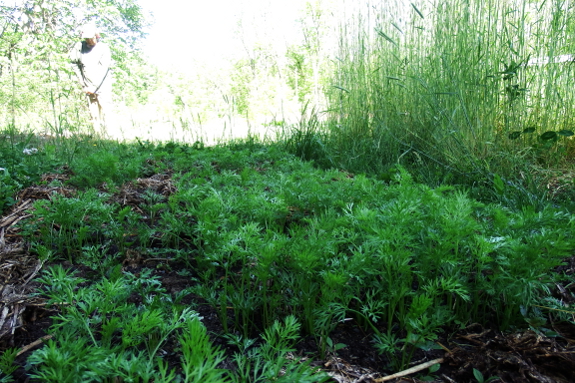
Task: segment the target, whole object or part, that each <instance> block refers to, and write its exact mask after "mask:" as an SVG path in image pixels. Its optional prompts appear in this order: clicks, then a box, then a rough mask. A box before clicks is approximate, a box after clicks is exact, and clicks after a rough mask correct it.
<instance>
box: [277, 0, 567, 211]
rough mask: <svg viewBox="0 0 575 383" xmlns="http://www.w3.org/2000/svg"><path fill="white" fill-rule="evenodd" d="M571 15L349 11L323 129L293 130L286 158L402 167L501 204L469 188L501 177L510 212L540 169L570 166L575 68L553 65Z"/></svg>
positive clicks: (563, 49) (370, 169)
mask: <svg viewBox="0 0 575 383" xmlns="http://www.w3.org/2000/svg"><path fill="white" fill-rule="evenodd" d="M571 7H572V5H571V4H568V3H566V2H564V1H550V2H544V3H542V4H539V5H535V4H532V3H529V2H525V1H509V2H505V3H501V2H493V1H491V2H489V1H488V2H469V1H452V2H441V1H437V2H427V3H425V4H423V3H421V2H414V3H411V4H406V5H400V4H399V3H389V2H374V3H373V4H371V5H370V6H369V7H365V9H364V8H362V7H358V8H357V9H356V10H355V12H351V13H350V14H351V15H352V16H353V17H347V18H346V19H345V20H343V21H342V22H341V25H340V39H339V40H340V41H339V47H340V48H339V51H338V52H337V53H335V57H336V59H334V60H333V63H334V65H333V68H332V76H331V78H330V79H328V86H327V87H326V95H327V98H328V105H327V108H326V112H325V113H323V114H322V115H320V121H322V123H321V124H320V125H319V126H318V125H317V124H315V122H313V121H312V122H310V124H311V125H313V128H312V127H310V128H308V129H297V130H295V132H294V134H293V135H292V136H291V140H288V142H289V144H290V146H291V147H292V148H293V149H292V152H294V153H298V150H299V152H301V151H302V149H303V148H306V149H307V151H306V152H305V153H302V154H303V155H304V158H314V159H315V160H316V163H317V164H318V165H322V166H328V167H329V166H335V167H337V168H345V169H348V170H349V171H351V172H355V173H358V172H363V173H368V174H372V175H374V176H377V175H378V174H386V173H388V172H389V170H390V169H391V168H393V167H395V166H396V165H397V164H401V165H402V166H404V167H405V168H407V169H409V171H410V172H411V173H412V174H413V176H414V177H415V178H416V179H417V180H418V181H420V182H424V183H427V184H429V185H434V186H437V185H440V184H442V183H446V182H447V183H451V184H454V183H457V184H460V185H465V186H466V187H467V188H468V189H469V190H470V192H471V193H472V194H473V196H474V197H476V198H480V199H485V198H490V200H491V201H496V200H498V196H497V195H491V196H490V195H489V193H486V190H485V188H483V189H482V190H479V191H478V190H477V186H478V182H481V181H480V180H482V179H483V180H484V182H486V183H490V182H491V180H492V179H493V177H495V178H497V177H501V178H502V179H504V180H505V181H508V184H513V186H512V187H511V188H515V189H516V190H514V192H511V191H509V190H505V193H504V194H506V197H507V198H508V199H509V198H511V199H515V201H513V203H514V204H515V205H516V206H518V207H519V206H520V205H532V204H533V203H536V204H537V199H538V198H542V196H543V194H544V190H545V186H546V184H547V183H549V180H550V178H553V177H550V174H549V171H548V170H549V169H550V168H567V169H571V168H572V166H571V163H572V151H571V150H570V149H569V148H570V147H572V140H571V139H570V137H572V135H573V129H572V127H573V122H574V120H573V113H572V108H571V106H570V105H572V102H571V101H569V100H572V99H573V97H574V96H575V93H574V92H573V89H572V88H570V87H568V86H567V85H566V84H567V82H565V81H564V80H565V79H566V78H569V77H572V71H573V65H572V63H570V62H563V63H554V61H555V58H556V57H558V56H560V55H565V54H571V53H573V46H572V39H570V38H569V33H570V32H568V31H571V30H573V27H574V25H575V24H574V21H575V20H574V19H573V17H572V15H573V12H571ZM534 58H539V62H540V64H534V60H533V59H534ZM545 58H547V60H548V61H550V63H547V64H541V62H544V61H545V60H544V59H545ZM312 131H313V132H314V134H313V135H310V134H309V133H310V132H312ZM302 132H306V133H307V134H305V135H303V134H302ZM294 139H295V140H296V141H297V142H298V143H297V144H294V143H293V142H292V141H293V140H294ZM319 142H321V145H317V143H319ZM311 149H313V151H314V153H310V152H309V150H311ZM491 186H493V184H492V185H491ZM506 189H510V188H506ZM521 189H523V190H521ZM511 194H514V195H513V196H511ZM530 194H536V195H538V197H536V198H535V199H534V198H532V196H530ZM507 202H511V201H507Z"/></svg>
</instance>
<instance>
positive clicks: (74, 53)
mask: <svg viewBox="0 0 575 383" xmlns="http://www.w3.org/2000/svg"><path fill="white" fill-rule="evenodd" d="M81 50H82V42H81V41H79V42H77V43H76V44H74V47H73V48H72V50H71V51H70V53H69V54H68V57H69V59H70V63H72V70H73V71H74V73H75V74H76V78H77V79H78V83H79V84H80V86H82V88H84V87H85V86H86V79H85V77H84V75H83V74H82V66H83V64H82V60H80V57H81V54H82V53H81Z"/></svg>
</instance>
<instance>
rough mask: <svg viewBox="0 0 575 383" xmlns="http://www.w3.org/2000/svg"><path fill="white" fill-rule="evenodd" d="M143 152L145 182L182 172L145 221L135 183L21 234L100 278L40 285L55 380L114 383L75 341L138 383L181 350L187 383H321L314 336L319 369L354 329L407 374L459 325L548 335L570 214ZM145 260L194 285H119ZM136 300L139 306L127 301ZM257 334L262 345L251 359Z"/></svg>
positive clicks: (242, 150)
mask: <svg viewBox="0 0 575 383" xmlns="http://www.w3.org/2000/svg"><path fill="white" fill-rule="evenodd" d="M136 147H138V150H137V155H136V156H135V157H134V159H133V162H134V163H137V164H139V163H141V159H140V158H148V159H153V161H150V162H146V166H143V167H135V168H137V169H140V170H139V171H140V172H145V173H144V174H148V175H149V173H148V172H151V171H153V169H156V170H159V169H161V170H162V171H170V172H173V173H172V178H171V180H170V185H171V186H170V189H169V190H170V192H169V193H166V194H162V193H160V192H159V189H154V188H140V189H134V190H133V191H132V192H133V193H134V196H137V197H134V198H137V201H139V202H138V203H139V205H138V210H136V209H135V208H132V207H130V206H120V205H119V203H118V201H119V199H118V197H117V195H118V194H119V193H126V192H125V189H123V188H125V187H126V186H127V185H128V186H129V185H131V186H133V185H134V184H133V180H132V183H130V180H129V179H126V180H125V184H124V185H121V184H118V186H117V188H118V189H111V190H109V191H108V192H106V193H104V192H102V191H99V190H97V189H93V188H87V189H86V190H79V191H78V192H77V193H76V194H71V195H68V196H64V195H61V194H54V195H53V196H52V197H51V199H50V200H41V201H38V202H36V204H35V205H34V209H33V210H32V211H31V216H30V217H29V218H28V219H27V220H23V221H22V222H21V223H20V224H21V225H22V227H23V228H24V230H23V231H22V235H23V236H24V237H25V238H26V239H27V240H28V241H30V242H31V243H33V244H34V245H33V247H32V249H34V251H36V252H37V253H38V254H39V255H40V256H42V257H43V259H50V260H56V259H58V258H62V257H65V258H67V259H68V261H69V262H71V263H76V264H83V265H84V266H87V267H89V268H90V269H92V270H93V271H95V273H94V274H93V275H95V276H96V280H95V281H92V284H91V285H89V286H87V285H86V284H87V282H88V280H86V279H78V278H76V277H75V276H73V275H72V274H70V273H68V272H67V271H66V270H65V269H63V268H62V267H56V268H52V269H50V270H49V271H48V272H46V274H45V276H44V277H43V278H42V279H41V280H40V282H41V283H43V285H44V286H45V290H44V294H45V295H46V296H48V297H49V298H50V301H51V302H52V303H53V304H58V305H60V310H61V314H60V315H58V316H57V317H56V318H55V322H54V326H53V330H54V333H55V334H57V336H56V337H55V338H54V340H53V342H54V344H53V345H52V346H50V347H47V348H45V349H43V351H41V352H40V351H39V352H38V353H37V354H35V355H36V356H34V357H33V358H32V359H31V360H33V363H32V364H33V365H34V366H36V367H35V370H34V371H35V372H34V374H37V376H42V377H43V379H47V380H50V379H53V380H56V379H63V381H66V379H71V378H68V377H67V375H62V374H63V373H62V372H57V371H56V370H55V368H56V367H55V366H56V365H57V364H58V363H62V365H63V366H69V365H71V364H74V365H75V366H79V367H78V368H79V369H78V370H77V374H79V376H80V375H81V376H85V379H91V378H90V376H92V375H93V374H107V373H108V372H106V371H107V370H99V369H100V367H98V366H99V365H98V364H97V363H96V361H93V360H92V359H90V358H91V356H89V355H88V354H83V353H76V351H75V349H74V347H76V346H74V345H66V343H67V342H70V339H68V338H66V337H65V336H63V335H62V334H63V333H72V334H74V337H77V338H78V337H79V338H82V339H83V341H82V342H83V343H82V347H84V348H95V349H97V352H96V353H95V354H96V355H99V357H100V358H109V359H110V360H115V361H116V362H114V363H117V366H118V367H117V368H119V369H122V371H125V374H127V375H126V376H140V378H141V379H146V378H145V377H146V376H148V375H146V374H152V375H153V374H163V375H162V376H165V377H166V379H167V377H169V376H172V377H173V374H176V375H177V374H178V373H179V372H175V371H171V370H170V369H169V368H167V366H166V365H165V363H164V362H163V361H161V357H160V355H159V354H158V350H160V349H161V347H162V345H163V344H166V342H168V341H171V342H173V341H174V339H180V340H179V342H181V344H182V348H181V350H182V356H181V358H182V359H181V360H182V366H185V368H183V370H182V371H183V372H182V374H184V375H182V378H183V379H188V380H189V381H199V380H202V379H208V380H210V379H213V380H214V381H222V379H223V380H226V379H229V380H232V381H238V382H239V381H253V382H259V381H266V379H267V380H269V379H277V380H278V381H283V380H282V379H284V380H286V381H290V379H291V381H294V379H295V380H296V381H310V382H312V381H321V379H323V377H322V376H320V375H317V376H316V375H315V374H316V373H315V372H314V370H313V369H312V368H311V367H310V366H309V365H308V364H306V363H299V362H297V363H296V362H295V361H292V362H288V361H286V355H287V353H290V352H292V351H293V347H294V345H295V343H296V342H297V340H298V339H299V337H300V336H302V335H306V336H311V337H312V338H314V339H315V341H316V342H317V344H318V352H319V354H320V355H321V356H322V357H324V356H326V355H332V354H337V353H338V351H339V350H341V349H342V348H344V347H345V345H343V344H338V343H336V342H334V341H333V338H332V333H333V331H334V329H335V328H336V326H337V325H338V324H339V323H342V322H345V321H348V320H353V321H354V322H353V323H354V324H355V325H357V326H360V327H361V328H362V329H363V330H364V331H366V332H367V333H369V334H371V336H372V339H373V341H374V347H375V348H376V349H377V350H378V351H380V352H381V353H383V354H385V355H386V357H387V358H388V359H389V361H390V363H391V366H392V367H393V368H394V369H400V368H404V367H405V366H406V365H407V364H408V363H409V362H410V360H411V358H412V356H413V354H414V353H415V352H416V351H417V350H418V349H424V350H428V349H430V348H432V347H433V345H434V341H435V340H436V339H437V337H438V335H439V334H440V333H442V332H443V331H445V330H446V329H447V328H450V327H451V326H457V325H458V324H466V323H483V324H487V323H496V324H497V325H498V326H500V327H501V328H502V329H506V328H510V327H511V326H522V325H525V323H526V318H527V319H528V322H527V323H529V324H530V326H532V327H534V328H544V327H543V325H542V324H540V323H539V322H537V321H536V320H535V319H536V317H537V316H536V315H535V316H534V315H531V314H529V313H527V312H526V311H525V309H524V308H525V307H531V306H532V305H534V304H539V303H541V302H542V300H543V299H547V298H549V297H550V289H551V287H552V286H553V283H554V280H553V279H552V277H551V275H550V273H549V271H550V270H552V269H554V268H556V267H557V266H559V265H560V264H561V262H562V260H563V259H564V258H565V257H567V256H569V255H570V252H571V249H572V248H573V246H574V245H575V244H574V243H573V238H574V236H573V232H574V230H575V226H574V225H575V221H574V220H573V219H572V217H571V215H570V214H569V213H567V212H566V211H564V210H562V209H560V208H557V207H553V206H544V207H542V208H539V209H535V208H524V209H522V210H511V209H508V208H505V207H503V206H500V205H495V204H485V203H482V202H479V201H476V200H473V199H472V198H470V197H469V196H468V194H467V193H466V192H464V191H460V190H458V189H457V188H455V187H451V186H442V187H437V188H431V187H429V186H426V185H423V184H419V183H417V182H416V181H415V180H414V179H413V177H412V176H411V174H410V173H409V172H408V171H407V170H405V169H404V168H403V167H401V166H398V167H396V168H395V170H394V172H393V173H392V174H390V176H389V179H388V180H387V181H382V180H379V179H376V178H371V177H368V176H365V175H355V174H350V173H347V172H342V171H338V170H319V169H317V168H315V167H313V166H312V164H310V163H306V162H302V161H300V160H299V159H297V158H296V157H294V156H292V155H289V154H287V153H286V152H284V151H282V150H280V149H279V146H263V145H256V144H255V143H253V142H251V143H250V142H247V143H239V144H237V145H236V146H233V145H230V146H220V147H213V148H206V147H198V146H187V145H178V144H173V143H172V144H169V145H168V144H165V145H164V144H162V145H158V146H154V145H152V144H147V145H139V144H138V145H136ZM87 155H88V156H90V154H87ZM140 174H142V173H140ZM118 182H119V181H118ZM493 185H494V186H493V187H494V188H495V189H496V190H497V191H498V192H500V193H505V189H506V188H508V187H509V184H508V183H507V182H506V181H504V180H503V178H502V177H500V176H498V175H497V174H494V175H493ZM86 187H87V185H86ZM130 190H132V189H130ZM123 195H125V194H123ZM134 253H136V254H139V255H140V256H141V257H144V258H151V257H153V258H157V257H158V256H159V255H161V257H162V259H165V260H166V265H162V267H166V268H169V267H170V266H169V263H170V262H172V261H181V264H184V265H185V270H180V271H181V272H182V273H184V272H185V274H182V275H189V276H190V282H191V286H190V287H189V288H188V289H186V290H184V291H182V292H179V293H178V294H171V293H169V292H167V291H166V290H165V288H164V287H163V286H162V284H161V282H160V281H159V280H158V278H157V277H156V276H154V275H155V274H154V273H153V271H152V270H151V269H143V270H141V271H140V272H139V273H138V274H132V273H126V272H122V271H121V268H120V266H119V263H120V262H121V259H122V258H124V257H125V258H126V259H128V258H127V257H128V256H129V255H130V254H134ZM160 263H161V262H160ZM97 278H101V280H98V279H97ZM192 293H193V294H195V295H196V296H199V297H201V298H203V299H204V300H205V302H206V304H208V305H210V306H212V307H213V308H214V309H215V311H216V312H217V313H218V315H219V319H220V322H221V323H222V326H223V329H224V332H225V333H227V334H228V339H230V341H232V342H234V344H235V345H236V346H237V347H238V348H239V349H240V353H239V354H238V355H236V357H235V358H234V363H235V364H236V366H237V370H236V373H237V374H235V375H234V374H231V375H230V374H229V373H224V372H222V371H220V370H218V364H219V361H220V360H221V358H222V355H221V352H220V351H219V350H218V349H217V348H214V347H213V346H212V345H211V343H209V342H208V341H207V340H206V334H205V332H204V330H203V329H202V326H200V324H199V321H197V318H196V319H194V318H195V317H196V315H195V314H194V313H193V312H192V311H190V310H189V308H188V309H185V308H184V307H182V306H181V304H180V303H179V302H181V299H182V298H183V297H186V296H187V295H188V294H192ZM133 296H139V297H140V298H139V299H138V300H137V301H138V302H140V304H139V305H136V304H133V303H129V301H130V300H129V298H130V297H133ZM547 305H548V307H551V303H548V304H547ZM191 320H195V321H197V323H195V322H194V323H192V322H190V321H191ZM186 331H187V333H186ZM186 334H187V335H186ZM232 334H234V335H233V336H232ZM258 334H263V335H262V336H261V341H262V343H261V344H258V346H257V347H253V346H254V345H255V344H256V342H257V340H255V339H256V337H257V336H258ZM230 337H231V338H230ZM191 344H199V345H201V347H199V348H196V349H194V348H192V347H191V346H190V345H191ZM69 347H70V348H69ZM136 350H137V351H136ZM99 353H100V354H99ZM66 355H74V358H72V359H71V361H65V360H64V359H66V358H68V356H66ZM62 358H64V359H62ZM200 360H203V362H200ZM70 363H71V364H70ZM92 364H94V365H92ZM82 366H83V367H82ZM120 366H122V367H120ZM193 366H203V367H202V368H200V369H195V367H193ZM75 368H76V367H75ZM55 374H56V375H55ZM57 374H60V375H57ZM91 374H92V375H91ZM138 374H140V375H138ZM142 374H143V375H142ZM152 375H150V376H152ZM184 376H185V377H187V378H184ZM294 377H297V379H296V378H294Z"/></svg>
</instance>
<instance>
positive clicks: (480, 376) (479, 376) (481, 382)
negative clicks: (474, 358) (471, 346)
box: [473, 368, 499, 383]
mask: <svg viewBox="0 0 575 383" xmlns="http://www.w3.org/2000/svg"><path fill="white" fill-rule="evenodd" d="M473 376H474V377H475V379H476V380H477V383H489V382H494V381H496V380H499V377H497V376H491V377H489V378H487V379H486V378H485V377H483V374H482V373H481V371H479V370H478V369H476V368H474V369H473Z"/></svg>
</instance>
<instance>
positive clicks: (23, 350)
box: [16, 335, 54, 356]
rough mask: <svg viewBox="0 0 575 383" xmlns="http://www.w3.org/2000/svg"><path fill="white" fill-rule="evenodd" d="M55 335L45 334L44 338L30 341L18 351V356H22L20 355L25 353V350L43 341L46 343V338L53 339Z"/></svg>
mask: <svg viewBox="0 0 575 383" xmlns="http://www.w3.org/2000/svg"><path fill="white" fill-rule="evenodd" d="M53 337H54V335H45V336H43V337H42V338H40V339H38V340H35V341H34V342H32V343H30V344H29V345H27V346H24V347H22V349H21V350H20V351H18V354H16V356H20V355H22V354H24V353H25V352H28V351H30V349H33V348H34V347H36V346H39V345H41V344H42V343H44V341H45V340H48V339H52V338H53Z"/></svg>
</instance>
